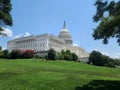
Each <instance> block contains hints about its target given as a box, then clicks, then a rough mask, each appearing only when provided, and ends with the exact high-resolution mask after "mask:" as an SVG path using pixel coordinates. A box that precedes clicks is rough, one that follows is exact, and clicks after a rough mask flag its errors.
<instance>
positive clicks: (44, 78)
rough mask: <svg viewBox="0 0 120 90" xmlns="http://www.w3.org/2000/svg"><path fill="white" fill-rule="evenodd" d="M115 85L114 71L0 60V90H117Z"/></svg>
mask: <svg viewBox="0 0 120 90" xmlns="http://www.w3.org/2000/svg"><path fill="white" fill-rule="evenodd" d="M95 84H97V85H95ZM113 84H114V85H116V86H111V85H113ZM90 85H91V86H90ZM101 85H102V86H101ZM119 85H120V69H118V68H116V69H113V68H105V67H96V66H91V65H87V64H83V63H76V62H66V61H55V62H54V61H53V62H52V61H51V62H50V61H40V60H0V90H88V88H92V90H93V88H98V89H94V90H101V89H99V88H101V87H104V88H108V87H109V89H107V90H113V89H112V88H114V89H116V90H117V88H118V86H119ZM98 86H99V87H98ZM102 90H103V89H102ZM118 90H120V89H118Z"/></svg>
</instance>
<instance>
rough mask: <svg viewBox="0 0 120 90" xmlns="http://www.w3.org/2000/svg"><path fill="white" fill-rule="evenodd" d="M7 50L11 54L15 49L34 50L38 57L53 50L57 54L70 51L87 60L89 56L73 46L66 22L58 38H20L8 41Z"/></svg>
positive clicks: (53, 36) (40, 36) (43, 36)
mask: <svg viewBox="0 0 120 90" xmlns="http://www.w3.org/2000/svg"><path fill="white" fill-rule="evenodd" d="M7 48H8V50H9V51H10V52H11V51H12V50H14V49H19V50H34V52H36V53H37V54H38V55H45V54H46V52H47V51H48V50H49V49H51V48H53V49H54V50H55V51H56V52H60V51H61V50H70V51H71V52H72V53H75V54H76V55H78V57H79V58H86V57H88V56H89V54H88V53H87V52H85V50H84V49H83V48H81V47H79V46H73V40H72V37H71V34H70V32H69V30H68V29H67V28H66V24H65V22H64V25H63V29H62V30H61V31H60V33H59V35H58V36H55V35H51V34H41V35H36V36H34V35H31V36H27V37H20V38H17V39H14V40H11V41H8V43H7Z"/></svg>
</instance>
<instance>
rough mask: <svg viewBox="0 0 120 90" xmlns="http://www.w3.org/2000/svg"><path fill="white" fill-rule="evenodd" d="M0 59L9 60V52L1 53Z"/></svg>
mask: <svg viewBox="0 0 120 90" xmlns="http://www.w3.org/2000/svg"><path fill="white" fill-rule="evenodd" d="M2 58H9V51H8V50H3V51H2Z"/></svg>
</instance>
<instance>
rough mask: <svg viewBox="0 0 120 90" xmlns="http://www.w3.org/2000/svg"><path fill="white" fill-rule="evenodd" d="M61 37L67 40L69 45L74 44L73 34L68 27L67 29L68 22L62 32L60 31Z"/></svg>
mask: <svg viewBox="0 0 120 90" xmlns="http://www.w3.org/2000/svg"><path fill="white" fill-rule="evenodd" d="M58 37H59V38H61V39H63V40H65V43H66V44H69V45H72V42H73V41H72V38H71V34H70V32H69V30H68V29H66V24H65V22H64V25H63V29H62V30H61V32H60V33H59V36H58Z"/></svg>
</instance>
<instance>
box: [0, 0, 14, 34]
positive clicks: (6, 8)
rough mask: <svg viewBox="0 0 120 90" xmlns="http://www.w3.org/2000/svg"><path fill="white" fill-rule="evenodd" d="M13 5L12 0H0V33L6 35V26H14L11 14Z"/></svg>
mask: <svg viewBox="0 0 120 90" xmlns="http://www.w3.org/2000/svg"><path fill="white" fill-rule="evenodd" d="M11 9H12V5H11V2H10V0H0V35H5V34H4V33H3V32H2V31H4V30H3V28H2V27H5V26H12V25H13V21H12V17H11V14H10V11H11Z"/></svg>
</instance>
